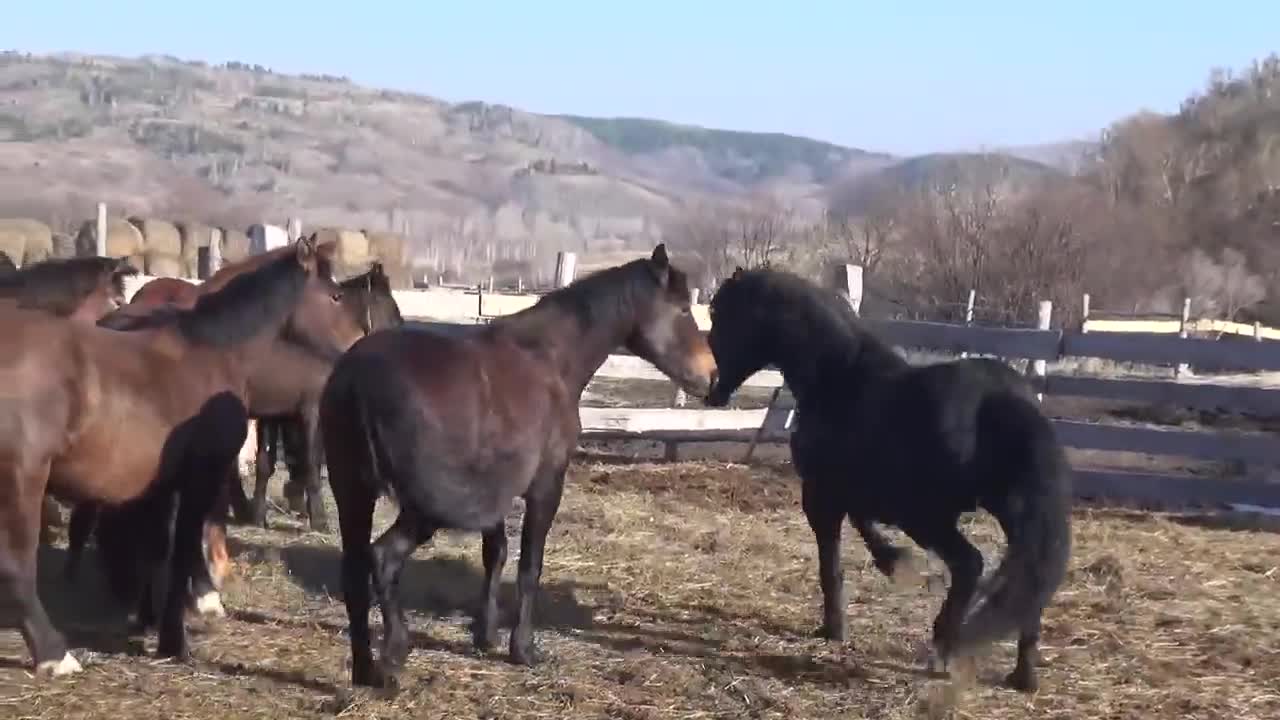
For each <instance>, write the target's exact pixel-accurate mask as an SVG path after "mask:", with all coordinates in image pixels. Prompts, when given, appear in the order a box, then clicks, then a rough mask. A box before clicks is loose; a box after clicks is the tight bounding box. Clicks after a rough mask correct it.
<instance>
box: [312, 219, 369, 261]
mask: <svg viewBox="0 0 1280 720" xmlns="http://www.w3.org/2000/svg"><path fill="white" fill-rule="evenodd" d="M316 242H317V243H321V244H322V243H327V242H336V243H337V244H338V252H337V255H336V257H335V260H336V262H337V264H338V265H340V266H342V267H348V268H354V267H359V266H362V265H368V264H369V261H370V258H369V238H368V237H366V236H365V234H364V233H363V232H360V231H359V230H345V229H342V228H334V227H324V228H320V229H319V230H316ZM360 272H364V271H363V270H361V271H360Z"/></svg>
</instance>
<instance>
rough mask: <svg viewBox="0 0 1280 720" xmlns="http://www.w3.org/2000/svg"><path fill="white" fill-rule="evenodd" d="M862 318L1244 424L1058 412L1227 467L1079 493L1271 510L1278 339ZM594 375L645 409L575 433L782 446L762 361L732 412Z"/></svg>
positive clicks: (844, 289)
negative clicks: (748, 401) (1237, 427)
mask: <svg viewBox="0 0 1280 720" xmlns="http://www.w3.org/2000/svg"><path fill="white" fill-rule="evenodd" d="M561 255H562V256H561V258H560V259H559V260H558V261H557V284H560V285H562V284H565V283H567V282H569V281H570V280H571V279H572V273H573V267H574V265H575V260H574V255H573V254H572V253H562V254H561ZM832 277H833V278H834V279H835V282H836V284H837V289H838V291H840V292H841V293H843V294H844V295H846V296H847V297H848V299H849V302H850V303H851V304H852V305H853V307H854V308H855V309H856V308H858V307H859V305H860V302H861V289H862V283H861V268H858V267H856V266H844V267H841V268H837V272H835V273H833V274H832ZM149 279H150V278H147V277H144V276H140V277H137V278H132V279H131V280H130V282H129V287H128V289H127V292H128V293H129V294H131V293H132V292H133V291H134V290H136V288H137V287H139V286H140V285H141V284H142V283H144V282H146V281H147V280H149ZM394 294H395V298H396V301H397V303H398V304H399V305H400V308H401V312H402V314H403V315H404V316H405V317H406V319H410V320H412V321H416V322H419V323H422V324H425V325H428V326H432V325H434V326H437V327H443V326H446V325H449V326H457V325H470V324H477V323H484V322H488V321H489V320H491V319H492V318H494V317H498V316H502V315H507V314H510V313H514V312H518V311H520V310H522V309H524V308H527V307H529V306H531V305H532V304H534V303H535V302H537V300H538V298H539V297H540V294H531V293H527V294H510V293H495V292H485V291H484V289H483V288H476V289H474V290H463V289H458V288H431V289H426V290H396V291H394ZM1086 303H1087V299H1086ZM693 312H694V317H695V319H696V321H697V322H698V325H699V327H701V328H703V329H704V330H706V329H707V328H709V327H710V316H709V314H708V308H707V305H705V304H698V305H695V306H694V310H693ZM865 322H867V323H868V324H869V325H870V326H871V327H872V328H873V329H874V330H875V331H876V332H877V333H879V334H880V336H881V337H884V338H885V339H886V340H888V341H889V342H890V343H891V344H893V345H894V346H895V347H897V348H899V349H900V350H901V351H903V352H904V353H905V354H906V355H907V357H908V358H909V359H912V360H913V361H915V360H926V361H928V360H936V359H940V356H941V357H942V358H945V357H948V356H952V357H954V356H964V355H987V356H995V357H1000V358H1004V359H1019V360H1025V361H1026V362H1027V368H1028V374H1029V375H1030V376H1031V379H1032V381H1033V382H1034V383H1035V384H1036V386H1037V389H1038V390H1039V391H1040V393H1041V394H1042V397H1046V396H1047V397H1050V398H1055V399H1066V398H1076V399H1080V398H1085V399H1088V398H1093V399H1101V400H1103V401H1107V402H1127V403H1132V404H1136V405H1145V406H1149V407H1156V408H1165V409H1168V408H1190V409H1192V410H1194V411H1197V412H1200V413H1206V414H1215V413H1225V414H1228V415H1235V416H1241V417H1244V418H1247V419H1249V420H1250V421H1251V422H1253V423H1255V429H1254V430H1253V431H1248V432H1239V431H1222V432H1210V431H1204V430H1202V429H1186V428H1181V427H1169V426H1167V425H1165V426H1159V425H1152V424H1149V423H1134V422H1125V423H1115V422H1098V421H1097V420H1096V419H1088V420H1080V419H1074V418H1070V417H1057V418H1055V419H1054V425H1055V429H1056V431H1057V433H1058V436H1059V437H1060V439H1061V440H1062V442H1063V443H1064V444H1065V445H1066V446H1067V447H1069V448H1072V449H1075V450H1078V451H1101V452H1122V453H1135V454H1142V455H1148V456H1165V457H1178V458H1185V459H1189V460H1191V461H1199V462H1209V463H1220V464H1226V465H1227V466H1228V468H1229V469H1231V470H1234V472H1223V471H1222V470H1218V471H1217V472H1211V473H1210V474H1209V475H1208V476H1206V475H1204V474H1200V475H1195V474H1188V473H1185V472H1178V473H1170V472H1152V471H1150V470H1147V471H1133V470H1130V469H1115V468H1105V467H1101V468H1100V467H1080V466H1077V468H1076V469H1077V474H1076V488H1077V494H1078V495H1079V496H1081V497H1086V498H1094V499H1100V500H1109V501H1122V502H1124V501H1128V502H1138V503H1144V504H1157V505H1233V506H1269V507H1280V482H1275V481H1273V480H1272V479H1271V478H1270V477H1269V473H1270V468H1271V467H1273V466H1280V443H1277V442H1276V440H1275V438H1274V436H1273V434H1272V433H1271V432H1269V431H1267V428H1268V427H1269V422H1270V421H1272V420H1273V419H1276V420H1280V343H1273V342H1267V341H1265V340H1264V339H1263V337H1262V335H1261V334H1259V333H1257V332H1255V333H1254V334H1253V339H1252V340H1250V339H1248V338H1241V337H1240V335H1239V334H1233V336H1229V337H1225V338H1223V339H1219V340H1209V339H1203V338H1195V337H1187V335H1189V334H1190V333H1189V328H1190V327H1191V323H1190V322H1189V321H1188V320H1187V319H1186V317H1185V316H1184V318H1183V320H1182V322H1181V324H1180V325H1179V326H1178V328H1176V329H1174V330H1170V329H1169V328H1166V327H1163V326H1161V327H1159V328H1156V329H1154V330H1152V329H1148V328H1145V327H1143V328H1142V331H1139V332H1115V330H1116V329H1127V328H1119V326H1115V323H1116V322H1117V321H1110V322H1111V323H1112V324H1111V325H1108V324H1106V322H1107V321H1092V320H1089V319H1088V314H1087V312H1086V321H1085V323H1084V324H1083V325H1082V327H1081V328H1079V329H1077V330H1067V329H1062V328H1054V327H1052V306H1051V305H1050V303H1048V302H1041V303H1040V311H1039V317H1038V323H1037V327H1036V328H1009V327H978V326H972V325H965V324H947V323H938V322H923V321H906V320H876V319H867V320H865ZM1174 333H1176V334H1174ZM1098 367H1101V368H1102V370H1103V371H1102V372H1099V371H1098V370H1097V368H1098ZM1161 368H1167V369H1161ZM1189 368H1194V371H1195V373H1196V374H1195V375H1192V374H1191V373H1190V371H1189ZM1091 370H1092V371H1091ZM1228 371H1229V372H1228ZM595 378H596V380H597V381H614V382H627V383H641V384H648V385H649V386H650V387H652V388H653V389H654V392H652V393H651V394H650V397H651V399H650V400H649V401H648V402H647V403H646V404H648V405H649V406H647V407H590V406H588V405H589V403H588V402H584V407H582V408H581V418H582V425H583V439H584V441H592V442H602V441H622V442H632V443H636V442H639V443H656V444H658V445H660V446H662V447H663V448H664V454H665V456H666V457H667V458H668V459H675V458H676V457H677V455H678V450H679V446H680V445H682V444H691V443H699V444H706V443H734V444H741V445H745V450H744V453H745V455H746V456H747V457H750V456H751V455H752V454H753V453H754V452H755V451H756V448H757V446H758V445H760V444H776V443H780V442H785V441H786V439H787V437H788V434H789V428H790V423H791V420H792V414H793V404H792V400H791V398H790V396H789V394H788V393H787V392H786V389H785V387H783V381H782V377H781V375H780V374H779V373H778V372H777V371H774V370H768V369H767V370H763V371H761V372H759V373H757V374H756V375H754V376H753V377H751V378H749V379H748V381H747V382H746V383H745V384H744V391H745V392H751V391H752V390H755V391H757V392H763V393H765V394H766V397H767V403H765V407H755V408H739V409H710V408H700V407H688V406H686V399H685V398H684V396H683V394H682V393H679V392H677V391H676V389H675V388H674V386H673V385H671V384H670V382H669V381H667V380H666V378H665V376H663V375H662V374H661V373H660V372H659V371H658V370H656V369H655V368H653V367H650V366H649V365H648V364H647V363H646V362H644V361H643V360H641V359H640V358H637V357H634V356H631V355H629V354H626V353H625V352H619V353H618V354H614V355H612V356H610V358H609V359H608V361H607V362H606V363H605V364H604V365H603V366H602V367H601V368H600V370H599V371H598V372H597V374H596V376H595ZM662 387H665V388H666V390H665V391H663V390H661V389H660V388H662ZM1256 426H1260V427H1261V428H1263V431H1258V430H1257V429H1256ZM1250 466H1251V467H1250ZM1241 468H1248V469H1249V472H1247V473H1243V474H1246V475H1247V476H1246V477H1245V478H1240V477H1226V475H1237V476H1238V475H1241V474H1242V473H1241V472H1240V470H1241Z"/></svg>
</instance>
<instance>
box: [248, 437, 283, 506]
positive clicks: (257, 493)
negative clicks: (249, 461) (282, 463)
mask: <svg viewBox="0 0 1280 720" xmlns="http://www.w3.org/2000/svg"><path fill="white" fill-rule="evenodd" d="M257 426H258V427H257V435H258V453H257V458H255V460H254V463H253V478H254V481H253V520H252V522H253V524H254V525H257V526H258V527H262V528H265V527H266V526H267V483H268V482H269V481H270V480H271V476H272V475H273V474H275V471H276V448H277V447H278V443H276V442H274V441H273V440H272V437H271V436H272V432H273V431H274V430H278V429H279V428H278V424H277V423H276V421H275V420H274V419H272V420H268V419H266V418H259V419H258V422H257Z"/></svg>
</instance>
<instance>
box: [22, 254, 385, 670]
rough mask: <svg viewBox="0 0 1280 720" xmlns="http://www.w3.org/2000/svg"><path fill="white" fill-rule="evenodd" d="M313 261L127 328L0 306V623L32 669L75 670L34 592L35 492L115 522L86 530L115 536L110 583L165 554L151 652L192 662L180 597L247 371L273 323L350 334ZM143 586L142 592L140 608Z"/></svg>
mask: <svg viewBox="0 0 1280 720" xmlns="http://www.w3.org/2000/svg"><path fill="white" fill-rule="evenodd" d="M321 260H322V258H321V257H319V255H318V252H317V249H316V247H315V243H314V239H309V240H303V241H299V242H298V243H296V244H295V245H294V246H293V247H291V248H290V251H289V253H288V254H283V255H279V256H276V257H275V258H274V259H273V260H271V261H269V262H266V263H264V264H262V265H260V266H259V267H258V268H257V269H255V270H253V271H251V272H246V273H243V274H241V275H240V276H238V277H236V278H233V279H232V280H231V281H229V282H227V283H226V284H225V286H224V287H223V288H222V289H221V290H219V291H217V292H214V293H209V294H207V295H205V296H203V297H201V299H200V300H199V301H198V302H197V303H196V305H195V306H194V307H193V308H191V309H189V310H178V309H171V310H168V311H166V312H159V311H157V312H156V313H155V314H154V315H153V316H152V317H151V318H150V320H149V323H150V324H149V326H148V327H145V328H142V327H139V328H136V329H135V330H134V331H133V332H117V331H111V330H108V329H105V328H102V327H98V326H95V325H90V324H87V323H81V322H76V321H73V320H69V319H60V318H54V317H50V315H49V314H48V313H45V312H40V311H36V310H30V309H25V308H5V309H0V336H3V337H4V338H5V339H6V342H4V343H3V344H0V383H2V384H3V386H4V387H5V388H6V391H7V393H8V397H7V398H6V402H5V403H4V404H3V405H0V497H4V498H7V499H8V500H7V501H6V502H5V503H4V504H2V505H0V607H3V608H6V609H8V610H10V611H11V613H12V611H16V613H14V614H16V617H13V616H12V614H11V615H10V617H5V618H3V621H4V622H6V624H9V625H10V626H14V627H19V628H21V630H22V633H23V637H24V639H25V640H26V644H27V649H28V651H29V652H30V654H31V657H32V661H33V663H34V665H35V668H36V672H37V674H39V675H52V676H60V675H66V674H70V673H75V672H78V671H79V670H80V669H81V667H80V663H79V662H78V661H77V660H76V659H75V657H73V656H72V655H71V653H70V652H69V651H68V649H67V645H66V640H65V639H64V638H63V636H62V634H61V633H60V632H59V631H58V630H57V629H56V628H55V627H54V626H53V624H52V623H51V622H50V620H49V618H48V616H47V615H46V613H45V610H44V606H43V605H42V603H41V602H40V599H39V597H38V595H37V592H36V547H37V535H38V525H39V523H38V519H39V510H40V508H39V502H40V499H41V498H43V497H44V495H45V493H46V491H47V492H49V493H51V494H53V495H54V496H55V497H60V498H68V499H72V500H75V501H88V502H95V503H100V504H103V505H105V506H108V507H112V508H113V509H115V508H118V509H119V511H120V517H121V518H125V519H127V520H128V522H121V523H113V522H111V523H100V524H99V531H100V533H103V532H104V531H105V530H107V529H110V530H113V531H115V532H116V533H118V535H117V536H115V537H110V535H109V534H108V535H102V534H100V535H99V539H100V544H101V546H102V552H101V553H100V554H99V556H100V557H101V558H102V559H103V560H104V562H105V564H106V569H107V571H108V574H109V576H112V577H115V576H117V575H119V574H120V573H121V572H124V571H128V570H130V569H136V568H137V566H138V565H139V564H143V565H144V566H145V567H144V568H143V571H144V572H145V573H146V575H147V577H148V578H149V579H150V580H151V582H155V581H156V579H157V575H158V574H159V573H162V572H163V571H164V568H163V565H164V564H165V563H166V562H167V564H168V565H169V568H168V586H167V588H166V589H165V594H166V600H165V602H164V604H163V609H162V613H161V617H160V618H159V642H158V646H157V653H158V655H160V656H162V657H174V658H179V659H185V658H186V657H188V656H189V646H188V641H187V634H186V626H185V613H184V610H185V604H184V603H183V602H182V600H183V599H184V595H185V594H186V593H187V591H188V582H189V581H195V580H196V579H197V578H196V577H195V573H194V572H193V570H194V569H195V568H196V567H197V565H198V564H199V563H198V560H199V556H200V537H201V528H202V525H203V522H204V520H205V519H206V517H207V516H208V515H209V511H210V508H211V506H212V505H213V503H214V502H215V501H216V496H217V493H218V492H219V491H220V490H221V489H222V488H225V486H226V481H227V478H228V476H229V474H230V473H231V472H232V471H233V470H234V466H235V463H236V456H237V455H238V453H239V450H240V447H241V445H243V443H244V440H245V436H246V434H247V423H248V412H247V409H246V398H247V390H248V376H249V374H250V372H251V370H252V366H253V365H254V364H255V363H256V362H260V360H259V358H260V357H261V354H262V351H263V349H264V348H265V347H267V346H269V345H270V344H271V343H272V342H274V341H275V338H276V337H278V336H279V335H280V334H281V333H284V332H289V333H290V334H293V335H296V336H299V337H302V338H306V339H307V341H308V342H310V343H314V344H315V345H317V346H324V347H329V348H332V349H333V352H335V353H336V352H341V351H342V350H344V349H346V348H347V347H349V346H350V345H351V343H353V342H354V341H355V340H356V339H357V338H358V337H359V335H360V333H359V329H358V328H357V327H356V326H355V325H354V323H348V324H349V327H344V326H343V325H342V324H341V322H340V321H339V318H341V317H346V316H347V314H346V312H345V310H343V309H342V308H341V307H340V304H339V299H340V294H339V290H338V287H337V284H336V283H334V282H333V280H332V277H331V276H330V275H329V274H328V273H327V272H321V265H322V262H321ZM175 504H176V508H177V509H176V518H174V515H173V512H174V511H173V509H172V508H173V507H174V505H175ZM152 513H156V514H152ZM107 515H108V516H110V517H111V519H112V520H114V519H116V516H115V513H114V512H113V513H107ZM171 518H173V527H172V529H170V528H169V522H168V521H169V520H170V519H171ZM104 525H105V526H107V527H106V528H104ZM106 539H110V540H111V541H110V542H103V541H104V540H106ZM170 547H171V548H172V552H170ZM166 559H167V560H166ZM113 589H116V590H117V591H119V590H120V589H122V588H121V586H120V585H118V584H116V583H113ZM151 595H152V593H150V592H144V593H142V598H141V604H140V606H139V615H140V616H142V615H143V611H144V610H149V609H150V608H149V606H150V604H151Z"/></svg>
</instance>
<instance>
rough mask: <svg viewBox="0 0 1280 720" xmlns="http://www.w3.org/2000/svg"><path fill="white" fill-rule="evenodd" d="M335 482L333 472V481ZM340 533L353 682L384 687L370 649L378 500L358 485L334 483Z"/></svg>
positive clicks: (344, 601)
mask: <svg viewBox="0 0 1280 720" xmlns="http://www.w3.org/2000/svg"><path fill="white" fill-rule="evenodd" d="M333 478H334V474H333V471H332V470H330V481H331V482H332V480H333ZM333 494H334V500H336V501H337V503H338V529H339V531H340V532H341V533H342V600H343V603H344V604H345V605H346V606H347V624H348V635H350V636H351V682H352V683H353V684H355V685H366V686H374V687H381V686H383V685H385V684H386V682H385V679H384V676H383V675H382V674H381V673H380V672H379V670H378V668H377V667H376V666H375V665H374V663H373V653H372V651H371V650H370V648H369V577H370V574H371V567H370V562H369V559H370V549H369V533H370V532H372V530H373V509H374V506H375V505H376V503H377V497H376V496H375V495H374V494H373V493H372V492H370V491H369V490H367V489H366V487H365V486H363V485H360V484H359V483H358V482H354V481H353V482H345V483H341V484H338V483H334V493H333Z"/></svg>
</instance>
